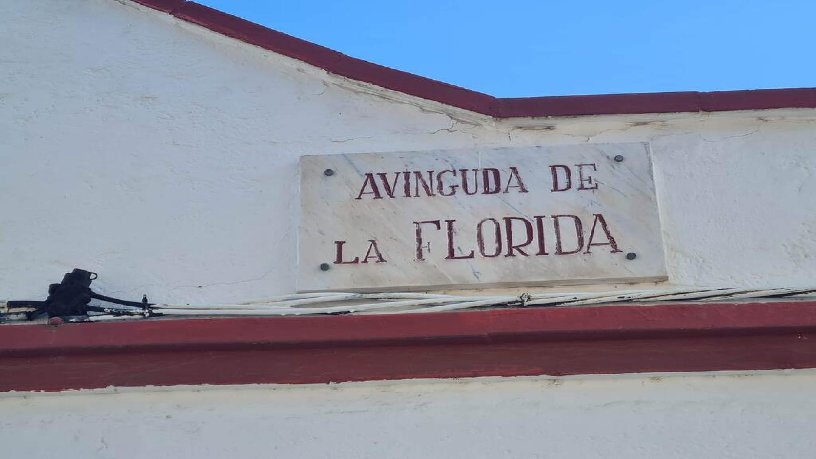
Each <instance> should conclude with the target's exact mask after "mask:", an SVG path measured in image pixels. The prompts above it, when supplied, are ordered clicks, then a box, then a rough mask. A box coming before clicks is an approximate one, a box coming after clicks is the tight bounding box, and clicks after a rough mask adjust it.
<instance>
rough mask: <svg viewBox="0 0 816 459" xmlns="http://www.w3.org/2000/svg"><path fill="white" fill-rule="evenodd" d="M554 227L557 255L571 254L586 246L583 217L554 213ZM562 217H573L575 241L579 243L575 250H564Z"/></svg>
mask: <svg viewBox="0 0 816 459" xmlns="http://www.w3.org/2000/svg"><path fill="white" fill-rule="evenodd" d="M552 218H553V228H554V229H555V254H556V255H570V254H573V253H578V252H580V251H581V249H583V248H584V229H583V225H581V219H580V218H578V216H577V215H553V216H552ZM561 218H571V219H572V222H573V224H574V225H575V236H576V238H575V239H576V240H575V242H576V243H577V245H578V248H576V249H575V250H564V247H563V246H562V244H561V241H562V237H563V235H562V234H561V222H560V219H561Z"/></svg>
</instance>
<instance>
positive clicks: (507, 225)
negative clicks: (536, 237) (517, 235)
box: [503, 217, 533, 257]
mask: <svg viewBox="0 0 816 459" xmlns="http://www.w3.org/2000/svg"><path fill="white" fill-rule="evenodd" d="M503 220H504V232H505V237H506V238H507V254H505V255H504V256H505V257H515V256H516V255H515V254H514V253H513V251H517V252H518V253H520V254H522V255H524V256H525V257H526V256H528V255H527V252H525V251H524V250H522V249H521V248H522V247H526V246H528V245H530V243H531V242H533V225H532V224H531V223H530V221H529V220H527V219H526V218H521V217H504V219H503ZM513 221H518V222H522V223H523V224H524V230H525V237H524V242H522V243H520V244H515V243H514V242H515V241H513Z"/></svg>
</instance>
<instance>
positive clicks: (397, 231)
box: [298, 143, 666, 291]
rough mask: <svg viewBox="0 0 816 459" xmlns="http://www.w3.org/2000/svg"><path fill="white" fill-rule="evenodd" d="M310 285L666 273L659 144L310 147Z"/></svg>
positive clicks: (414, 286)
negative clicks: (339, 150) (314, 150)
mask: <svg viewBox="0 0 816 459" xmlns="http://www.w3.org/2000/svg"><path fill="white" fill-rule="evenodd" d="M300 196H301V206H300V224H299V230H298V231H299V232H298V290H299V291H327V290H332V291H336V290H352V291H396V290H430V289H439V288H465V287H473V288H484V287H495V286H519V285H548V284H574V283H598V282H621V281H623V282H635V281H653V280H662V279H665V278H666V267H665V262H664V258H663V244H662V240H661V233H660V221H659V218H658V210H657V200H656V196H655V188H654V181H653V179H652V165H651V159H650V156H649V148H648V145H647V144H641V143H625V144H582V145H569V146H538V147H536V146H534V147H515V148H490V149H488V148H473V149H468V150H454V151H423V152H406V153H381V154H380V153H363V154H345V155H320V156H304V157H302V158H301V161H300Z"/></svg>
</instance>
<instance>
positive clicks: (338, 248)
mask: <svg viewBox="0 0 816 459" xmlns="http://www.w3.org/2000/svg"><path fill="white" fill-rule="evenodd" d="M345 243H346V241H334V249H335V257H334V264H336V265H355V264H357V263H359V262H360V257H354V259H353V260H351V261H343V245H344V244H345Z"/></svg>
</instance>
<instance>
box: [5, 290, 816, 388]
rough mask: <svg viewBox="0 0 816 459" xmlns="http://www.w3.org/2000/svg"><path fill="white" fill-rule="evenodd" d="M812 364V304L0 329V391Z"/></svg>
mask: <svg viewBox="0 0 816 459" xmlns="http://www.w3.org/2000/svg"><path fill="white" fill-rule="evenodd" d="M785 368H816V302H812V301H798V302H795V301H788V302H771V303H743V304H736V303H720V304H672V305H659V306H605V307H575V308H566V307H565V308H528V309H499V310H486V311H468V312H451V313H436V314H402V315H362V316H355V315H347V316H319V317H253V318H221V319H175V320H174V319H167V320H146V321H129V322H113V323H93V324H64V325H61V326H58V327H52V326H47V325H32V324H25V325H3V326H0V391H9V390H50V391H53V390H63V389H79V388H98V387H106V386H108V385H114V386H145V385H177V384H252V383H326V382H332V381H362V380H380V379H404V378H453V377H467V376H519V375H571V374H599V373H607V374H613V373H630V372H679V371H709V370H766V369H785Z"/></svg>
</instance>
